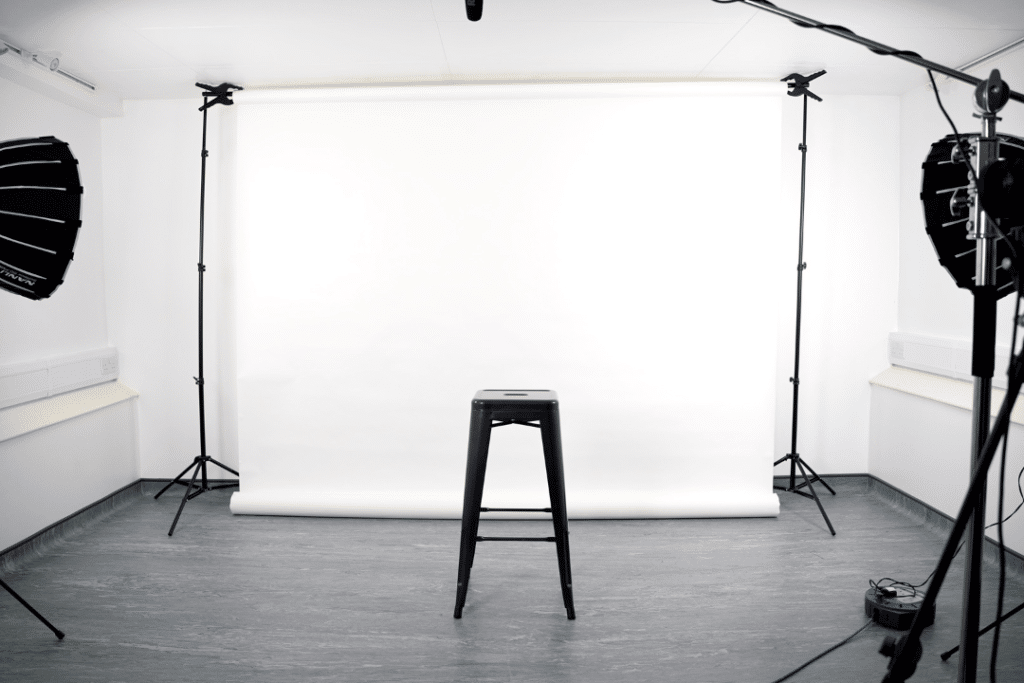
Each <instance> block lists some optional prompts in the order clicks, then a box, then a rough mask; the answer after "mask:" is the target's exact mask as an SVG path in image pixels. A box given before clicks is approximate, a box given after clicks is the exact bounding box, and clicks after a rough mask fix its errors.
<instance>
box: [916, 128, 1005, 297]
mask: <svg viewBox="0 0 1024 683" xmlns="http://www.w3.org/2000/svg"><path fill="white" fill-rule="evenodd" d="M978 137H979V135H978V134H977V133H975V134H973V135H962V136H961V138H962V139H963V141H964V142H965V143H967V146H968V147H969V148H970V149H971V150H975V149H976V148H977V145H978ZM971 156H975V153H974V152H973V151H972V152H971ZM999 156H1000V158H1001V163H1000V162H995V163H993V164H992V165H991V167H996V164H997V163H999V164H1000V166H999V167H997V168H1001V167H1004V166H1005V167H1007V168H1008V169H1011V170H1010V172H1008V173H1004V174H1001V176H1000V178H999V180H998V181H997V182H995V183H991V182H990V186H993V190H1003V193H1004V194H1005V193H1006V192H1007V191H1006V190H1005V189H1003V188H1005V187H1006V186H1007V185H1008V184H1011V185H1012V182H1013V180H1014V178H1015V176H1014V175H1013V173H1012V169H1013V168H1016V169H1018V171H1017V173H1018V176H1019V169H1020V165H1021V164H1024V140H1021V139H1020V138H1017V137H1014V136H1012V135H1005V134H1002V133H1001V134H999ZM968 162H969V160H968ZM921 168H922V169H923V173H922V178H921V202H922V204H923V205H924V222H925V230H926V231H927V232H928V237H929V238H930V239H931V241H932V246H934V247H935V253H936V254H938V257H939V263H940V264H941V265H942V267H943V268H945V269H946V270H947V271H949V274H950V275H952V276H953V280H954V281H955V282H956V285H957V287H962V288H963V289H970V290H973V289H974V278H975V253H976V252H977V246H978V245H977V240H975V239H972V237H971V234H970V228H971V221H972V216H971V208H972V207H973V206H974V195H975V193H976V192H977V190H976V188H974V187H972V183H971V178H970V171H969V170H968V168H967V163H965V160H964V158H963V154H961V152H960V150H959V148H958V147H957V144H956V136H955V135H947V136H946V137H944V138H942V139H941V140H939V141H938V142H936V143H935V144H933V145H932V148H931V151H929V153H928V157H927V159H926V160H925V162H924V163H923V164H922V165H921ZM987 171H989V168H988V167H987V168H986V169H984V171H983V173H982V175H981V177H982V178H983V179H984V178H986V177H990V178H991V176H989V174H988V173H987ZM1006 178H1009V181H1008V180H1006ZM1018 182H1019V178H1018ZM982 183H983V187H984V180H982ZM1017 190H1018V191H1019V187H1018V188H1017ZM986 194H987V193H986ZM993 197H994V198H996V197H997V195H993ZM986 199H987V197H986V196H984V195H983V197H982V202H985V201H986ZM1000 199H1002V200H1003V204H1006V203H1009V202H1008V200H1006V199H1005V198H1002V197H998V198H996V202H997V203H998V202H999V200H1000ZM1012 204H1013V206H1019V205H1018V204H1016V203H1012ZM1000 206H1001V205H1000ZM994 217H997V218H998V217H999V216H994ZM1001 222H1002V225H1001V226H1000V227H1001V229H1002V232H1003V233H1006V232H1007V231H1008V230H1009V229H1010V228H1013V227H1017V225H1018V223H1015V222H1014V220H1013V215H1012V214H1009V215H1008V217H1006V218H1003V220H1002V221H1001ZM995 246H996V255H995V263H996V264H997V270H996V282H995V285H996V294H997V297H998V298H1002V297H1004V296H1006V295H1007V294H1009V293H1010V292H1012V291H1013V277H1012V276H1011V275H1010V271H1009V270H1007V269H1005V268H1003V267H1002V265H1001V264H1002V263H1003V260H1004V259H1005V258H1006V257H1008V256H1009V255H1010V252H1009V248H1008V247H1007V245H1006V244H1005V240H1004V239H1003V237H1002V236H999V237H997V238H996V243H995Z"/></svg>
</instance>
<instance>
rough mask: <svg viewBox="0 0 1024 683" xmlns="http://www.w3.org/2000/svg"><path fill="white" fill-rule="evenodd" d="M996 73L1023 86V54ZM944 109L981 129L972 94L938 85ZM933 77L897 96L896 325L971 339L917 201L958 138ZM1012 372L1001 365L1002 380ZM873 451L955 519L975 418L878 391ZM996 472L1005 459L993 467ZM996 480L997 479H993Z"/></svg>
mask: <svg viewBox="0 0 1024 683" xmlns="http://www.w3.org/2000/svg"><path fill="white" fill-rule="evenodd" d="M992 68H999V69H1000V70H1001V72H1002V75H1003V78H1004V79H1006V80H1007V81H1008V82H1009V84H1010V86H1011V87H1013V88H1014V89H1016V90H1018V91H1020V90H1021V89H1024V52H1022V51H1018V52H1017V53H1015V54H1011V55H1008V56H1004V57H1002V58H1000V59H999V60H996V61H994V62H992V63H989V64H986V65H985V66H983V67H982V68H979V69H976V70H975V72H974V75H976V76H978V77H979V78H984V77H986V76H987V75H988V72H989V70H990V69H992ZM937 81H938V83H939V87H940V93H941V95H942V101H943V103H944V104H945V106H946V110H947V111H948V112H949V114H950V116H951V117H952V118H953V121H954V122H955V123H956V125H957V128H958V130H959V131H960V132H961V133H968V132H976V131H977V130H978V128H979V124H978V122H977V120H976V119H974V118H972V116H971V114H972V113H973V106H972V103H973V88H972V87H970V86H967V85H966V84H962V83H960V82H958V81H953V80H948V79H945V78H942V77H940V78H938V79H937ZM926 83H927V74H925V73H923V72H922V86H921V87H919V88H917V89H915V90H914V91H912V92H910V93H907V94H906V95H904V96H903V97H901V99H900V107H901V110H900V118H901V122H900V249H899V253H900V266H899V267H900V282H899V314H898V329H899V331H900V332H905V333H911V334H916V335H923V336H925V337H932V338H940V339H952V340H957V341H961V342H966V343H968V344H969V343H970V341H971V335H972V301H971V295H970V293H969V292H967V291H966V290H962V289H958V288H957V287H956V285H955V284H954V282H953V279H952V278H951V277H950V276H949V274H948V273H947V272H946V271H945V270H944V269H943V268H942V267H941V266H940V265H939V263H938V259H937V258H936V256H935V250H934V248H933V247H932V245H931V242H930V241H929V239H928V236H927V234H926V233H925V226H924V215H923V211H922V208H921V202H920V199H919V192H920V188H921V163H922V162H923V161H924V159H925V157H926V156H927V154H928V151H929V149H930V147H931V144H932V143H933V142H936V141H937V140H939V139H941V138H942V137H944V136H945V135H947V134H949V133H950V132H952V131H951V130H950V128H949V124H948V123H947V122H946V120H945V118H944V117H943V115H942V113H941V111H940V110H939V108H938V105H937V104H936V102H935V96H934V93H933V92H932V91H931V89H930V86H928V85H926ZM1001 116H1002V118H1003V120H1002V121H1001V122H999V123H998V128H997V129H998V130H999V131H1002V132H1006V133H1010V134H1015V135H1018V136H1024V106H1022V105H1020V104H1017V103H1014V102H1011V103H1009V104H1008V105H1007V106H1006V108H1005V109H1004V110H1003V112H1002V114H1001ZM1012 306H1013V297H1012V296H1008V297H1005V298H1004V299H1003V300H1002V301H1000V303H999V307H998V318H997V340H998V342H999V343H1001V344H1009V342H1010V334H1011V331H1012V323H1011V318H1012V315H1013V312H1012ZM1001 373H1005V368H996V374H997V375H998V374H1001ZM872 416H873V418H872V423H871V455H870V462H869V471H870V472H871V473H872V474H876V475H877V476H879V477H881V478H882V479H885V480H886V481H888V482H889V483H891V484H893V485H895V486H898V487H899V488H901V489H904V490H906V491H908V492H910V493H912V494H913V495H916V496H918V497H920V498H921V499H922V500H924V501H925V502H926V503H929V504H930V505H933V506H935V507H936V508H938V509H939V510H942V511H943V512H946V513H947V514H951V515H954V514H956V511H957V509H958V508H959V499H960V496H962V494H963V492H964V491H965V490H966V486H967V481H968V476H969V471H970V470H969V463H970V430H971V428H970V424H971V422H970V412H969V411H966V410H961V409H958V408H952V407H949V406H944V405H940V404H938V403H935V402H933V401H928V400H927V399H922V398H919V397H915V396H910V395H907V394H901V393H898V392H892V391H890V390H888V389H876V390H875V391H874V394H873V398H872ZM1021 436H1024V433H1022V432H1021V430H1020V429H1019V428H1016V427H1015V428H1014V429H1013V430H1012V431H1011V436H1010V448H1009V456H1008V459H1009V462H1008V466H1007V485H1006V487H1005V495H1006V500H1007V501H1008V505H1009V507H1008V510H1009V509H1013V506H1015V505H1016V504H1017V502H1019V501H1020V494H1019V493H1018V491H1017V484H1016V479H1017V473H1018V472H1019V470H1020V468H1021V466H1022V465H1024V454H1022V448H1021V441H1020V439H1021ZM993 469H994V470H997V469H998V463H995V464H994V465H993ZM990 481H992V480H991V479H990ZM996 496H997V489H996V488H995V487H994V486H990V489H989V495H988V501H989V507H988V514H987V519H988V520H989V521H994V519H995V512H994V510H995V508H994V505H995V499H996ZM1007 534H1008V537H1007V538H1008V544H1009V545H1010V546H1011V547H1014V548H1015V549H1017V550H1018V551H1019V550H1024V520H1022V519H1021V518H1020V517H1019V516H1018V518H1015V519H1014V520H1012V521H1011V522H1010V523H1009V524H1008V526H1007Z"/></svg>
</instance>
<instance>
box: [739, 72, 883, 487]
mask: <svg viewBox="0 0 1024 683" xmlns="http://www.w3.org/2000/svg"><path fill="white" fill-rule="evenodd" d="M823 78H828V76H827V75H826V76H824V77H823ZM899 112H900V103H899V99H898V98H896V97H887V96H884V97H883V96H877V97H876V96H871V97H868V96H842V97H835V96H834V97H826V98H825V101H824V102H815V101H813V100H811V101H810V102H809V103H808V112H807V121H808V123H807V147H808V150H807V198H806V210H805V216H804V225H805V227H804V230H805V236H804V261H805V262H806V263H807V270H805V271H804V279H803V315H802V333H801V342H800V406H799V429H798V440H797V452H798V453H800V455H801V457H803V458H804V459H806V460H807V462H808V463H809V464H810V465H811V467H813V468H814V469H815V470H817V471H818V473H819V474H822V473H860V472H867V471H868V433H869V431H868V425H869V407H870V387H869V385H868V380H869V379H871V378H872V377H873V376H875V375H876V374H878V373H879V372H880V371H882V370H884V369H885V368H886V367H887V366H888V361H887V360H886V340H887V335H888V334H889V332H891V331H892V330H893V329H895V326H896V292H897V282H898V280H899V273H898V266H899V262H898V257H899V244H898V236H899V221H898V212H899V207H900V195H899V183H898V177H899V176H898V173H899V166H898V161H897V159H898V151H899V135H900V131H899V121H900V118H899ZM802 121H803V105H802V100H801V98H795V97H794V98H786V101H785V102H784V106H783V173H784V175H783V182H782V201H781V202H780V206H781V207H782V209H783V216H782V221H781V225H782V226H783V231H782V232H781V233H780V235H779V239H780V240H782V241H784V242H785V247H784V250H783V251H784V254H785V261H784V262H783V263H779V264H778V267H779V268H780V269H783V270H785V272H786V273H787V276H786V277H787V281H786V282H787V286H786V288H785V289H784V297H785V299H786V301H785V302H784V303H783V304H782V306H781V311H782V317H781V319H780V323H779V354H778V367H777V381H776V386H777V390H778V394H777V398H776V423H775V424H776V427H775V429H776V431H775V449H776V459H778V458H781V457H782V456H784V455H786V454H787V453H789V452H790V443H791V442H790V439H791V432H792V407H793V390H792V385H791V384H790V383H789V378H790V377H792V375H793V360H794V358H793V347H794V336H795V315H796V275H797V273H796V264H797V252H798V234H799V207H800V152H799V150H798V145H799V144H800V140H801V133H802ZM738 192H739V193H740V195H742V188H738ZM788 472H789V465H788V463H787V464H784V465H779V466H778V467H777V468H776V470H775V474H776V475H782V474H788Z"/></svg>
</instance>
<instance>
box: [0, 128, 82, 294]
mask: <svg viewBox="0 0 1024 683" xmlns="http://www.w3.org/2000/svg"><path fill="white" fill-rule="evenodd" d="M81 208H82V186H81V184H80V182H79V179H78V161H77V160H76V159H75V157H74V156H73V155H72V154H71V149H70V148H69V147H68V144H67V143H66V142H62V141H60V140H58V139H57V138H55V137H42V138H26V139H23V140H10V141H8V142H3V143H0V287H2V288H3V289H6V290H7V291H9V292H14V293H15V294H20V295H21V296H25V297H28V298H30V299H45V298H47V297H48V296H50V295H51V294H53V292H54V290H55V289H57V287H59V286H60V285H61V283H63V282H64V273H65V272H67V269H68V264H69V263H70V262H71V259H72V257H73V256H74V249H75V239H76V238H77V237H78V229H79V227H81V225H82V221H81V219H80V215H81Z"/></svg>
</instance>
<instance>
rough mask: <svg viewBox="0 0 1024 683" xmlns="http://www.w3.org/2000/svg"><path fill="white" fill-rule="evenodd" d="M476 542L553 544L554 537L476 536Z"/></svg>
mask: <svg viewBox="0 0 1024 683" xmlns="http://www.w3.org/2000/svg"><path fill="white" fill-rule="evenodd" d="M476 540H478V541H547V542H548V543H554V542H555V537H554V536H548V537H546V538H545V537H543V536H526V537H519V536H477V537H476Z"/></svg>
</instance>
